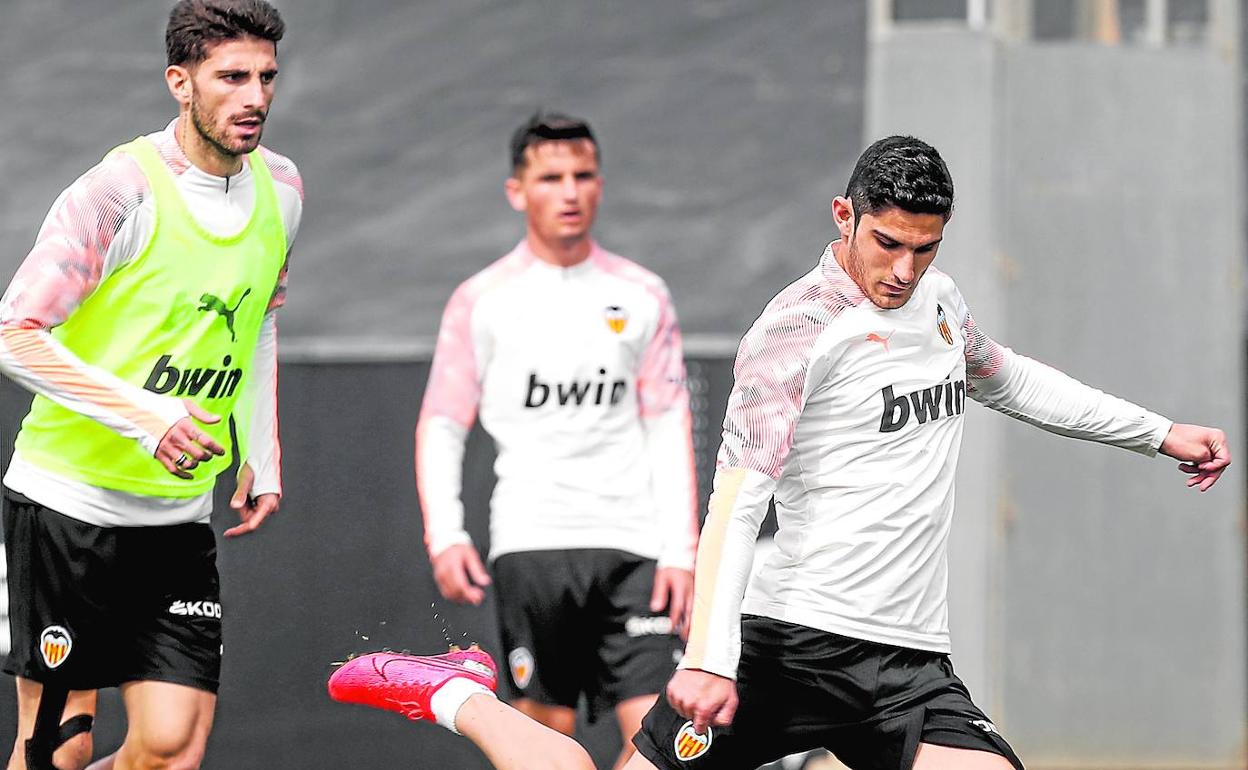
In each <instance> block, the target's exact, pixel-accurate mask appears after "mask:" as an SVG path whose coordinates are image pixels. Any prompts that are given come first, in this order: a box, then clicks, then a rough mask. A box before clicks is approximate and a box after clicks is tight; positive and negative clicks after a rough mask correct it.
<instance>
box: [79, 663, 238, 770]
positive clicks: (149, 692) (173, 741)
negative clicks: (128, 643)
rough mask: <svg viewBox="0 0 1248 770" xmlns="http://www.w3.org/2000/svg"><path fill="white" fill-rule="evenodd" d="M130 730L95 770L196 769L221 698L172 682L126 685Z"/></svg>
mask: <svg viewBox="0 0 1248 770" xmlns="http://www.w3.org/2000/svg"><path fill="white" fill-rule="evenodd" d="M121 695H122V699H123V700H124V701H125V704H126V718H127V720H128V722H129V729H128V730H127V731H126V739H125V741H124V742H122V744H121V748H120V749H119V750H118V751H117V753H116V754H115V755H113V756H110V757H106V758H105V759H102V760H100V761H99V762H97V763H95V764H94V765H92V766H91V769H90V770H196V768H198V767H199V765H200V763H201V762H202V761H203V759H204V747H205V746H206V745H207V743H208V733H209V732H211V731H212V717H213V711H214V709H215V708H216V705H217V696H216V695H213V694H212V693H210V692H205V691H204V690H197V689H195V688H193V687H187V686H185V685H180V684H171V683H169V682H130V683H127V684H124V685H122V686H121Z"/></svg>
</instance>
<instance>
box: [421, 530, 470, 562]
mask: <svg viewBox="0 0 1248 770" xmlns="http://www.w3.org/2000/svg"><path fill="white" fill-rule="evenodd" d="M463 543H469V544H471V543H472V536H471V535H469V534H468V533H467V532H465V531H464V530H462V529H461V530H457V531H455V532H447V533H444V534H437V535H430V537H429V558H430V559H433V558H437V556H438V554H440V553H442V552H443V551H445V550H446V549H448V548H450V547H451V546H453V545H461V544H463Z"/></svg>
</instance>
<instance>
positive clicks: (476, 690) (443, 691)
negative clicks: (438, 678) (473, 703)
mask: <svg viewBox="0 0 1248 770" xmlns="http://www.w3.org/2000/svg"><path fill="white" fill-rule="evenodd" d="M473 695H488V696H490V697H491V698H497V697H498V696H497V695H495V694H494V693H493V691H491V690H490V688H488V687H486V686H485V685H483V684H481V683H480V682H475V681H473V680H471V679H468V678H467V677H455V678H454V679H452V680H450V681H449V682H447V683H446V684H444V685H442V686H441V687H440V688H438V691H437V692H435V693H434V694H433V697H432V698H430V699H429V708H431V709H433V718H434V719H436V720H437V722H438V724H440V725H442V726H443V727H445V728H446V729H448V730H450V731H451V732H453V733H455V734H456V735H459V730H456V729H455V715H456V714H458V713H459V709H460V707H461V706H463V705H464V703H466V702H467V701H468V699H469V698H470V697H472V696H473Z"/></svg>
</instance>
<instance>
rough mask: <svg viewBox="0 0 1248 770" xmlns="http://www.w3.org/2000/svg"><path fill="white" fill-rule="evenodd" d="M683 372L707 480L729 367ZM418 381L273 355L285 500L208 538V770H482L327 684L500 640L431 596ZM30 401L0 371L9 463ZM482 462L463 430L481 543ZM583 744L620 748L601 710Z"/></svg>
mask: <svg viewBox="0 0 1248 770" xmlns="http://www.w3.org/2000/svg"><path fill="white" fill-rule="evenodd" d="M689 369H690V373H691V391H693V393H694V399H693V403H694V406H695V409H696V414H695V418H694V423H695V430H696V431H697V443H698V445H699V447H701V450H700V451H699V454H698V465H699V477H700V478H701V479H709V478H710V473H711V468H712V465H713V461H714V457H713V452H714V450H715V448H717V447H718V429H719V426H720V424H721V423H722V421H723V404H724V403H725V402H726V400H727V389H728V387H730V385H731V362H730V361H728V360H726V359H698V360H691V361H690V363H689ZM427 376H428V364H427V363H424V362H406V363H379V364H309V363H299V364H284V365H283V366H282V369H281V378H280V403H281V437H282V447H283V476H284V478H283V482H284V487H285V495H284V499H283V503H282V510H281V511H280V512H279V513H278V514H277V515H276V516H275V517H273V518H272V519H271V520H270V521H268V522H267V523H265V525H264V526H263V527H262V528H261V529H259V530H258V531H256V532H255V533H253V534H251V535H248V536H244V537H241V538H237V539H229V540H225V539H224V538H219V540H220V542H219V544H220V550H219V554H220V556H219V566H220V570H221V575H222V594H223V597H222V604H223V607H224V611H225V612H224V614H225V663H224V668H223V671H222V683H221V693H220V695H221V698H220V701H219V704H218V709H217V722H216V727H215V729H214V731H213V735H212V738H211V741H210V744H209V751H208V759H207V762H206V764H205V767H206V768H208V769H209V770H211V769H212V768H249V767H257V768H259V767H352V768H378V769H379V770H380V769H381V768H393V767H399V766H403V767H462V768H486V767H488V764H487V763H486V762H485V760H484V758H483V757H481V756H480V754H479V753H478V752H477V751H476V749H475V748H473V747H472V746H471V744H469V743H468V742H467V741H464V740H462V739H459V738H456V737H455V736H453V735H451V734H450V733H447V732H446V731H444V730H439V729H433V728H429V727H423V726H422V727H416V728H413V727H412V726H411V725H408V724H407V723H406V722H404V721H403V720H402V719H400V718H398V717H396V716H394V715H393V714H388V713H382V712H372V711H369V710H367V709H364V708H359V707H353V706H344V705H341V704H337V703H334V702H332V701H330V700H329V698H328V696H327V695H326V694H325V680H326V679H327V678H328V676H329V674H330V673H331V671H332V670H333V668H332V663H333V661H341V660H343V659H344V658H345V656H347V655H349V654H350V653H353V652H364V651H369V650H375V649H381V648H384V647H390V648H394V649H411V650H413V651H421V652H436V651H440V650H442V649H445V647H446V645H447V643H448V640H449V641H453V642H456V643H459V644H464V643H467V642H472V641H478V642H480V643H481V644H482V646H484V647H485V648H486V649H487V650H490V651H492V652H497V650H498V633H497V628H496V626H495V622H494V609H493V603H492V602H493V594H492V592H491V593H490V596H489V599H488V600H487V601H486V603H485V604H484V605H483V606H481V607H462V606H458V605H451V604H448V603H446V602H444V601H443V600H442V599H441V598H440V596H439V595H438V593H437V589H436V587H435V586H434V583H433V577H432V574H431V572H430V567H429V561H428V558H427V557H426V554H425V549H424V545H423V541H422V538H423V528H422V524H421V515H420V508H419V504H418V502H417V499H416V491H415V483H414V481H413V450H414V434H413V428H414V426H415V424H416V416H417V412H418V409H419V404H420V399H421V397H422V394H423V390H424V383H425V381H426V378H427ZM28 405H29V396H27V395H26V394H25V393H24V392H23V391H22V390H20V389H19V388H17V387H16V386H15V385H14V384H13V383H12V382H10V381H8V380H0V441H2V444H3V450H2V460H3V464H4V465H5V467H7V463H8V457H9V455H10V453H11V451H12V443H13V437H14V435H15V432H16V426H17V424H18V422H19V421H20V419H21V417H22V416H23V415H24V414H25V411H26V409H27V408H28ZM493 457H494V450H493V445H492V443H491V442H490V440H489V439H488V437H487V436H485V434H484V433H483V432H482V431H480V429H477V430H474V431H473V433H472V434H471V436H470V439H469V444H468V452H467V459H466V465H465V472H464V500H465V504H466V508H467V511H468V526H469V530H470V531H471V533H472V535H473V538H474V540H475V542H476V543H477V544H478V545H479V546H480V547H481V549H482V550H483V551H484V550H486V549H487V548H488V546H489V534H488V531H487V506H488V500H489V495H490V492H491V490H492V489H493V485H494V478H493V471H492V463H493ZM223 478H227V479H228V478H229V476H228V475H227V476H223ZM231 491H232V484H230V485H227V484H224V483H223V484H221V485H219V486H218V495H217V497H218V500H217V506H216V511H217V512H216V514H215V516H214V528H215V529H216V531H217V533H218V535H219V536H220V533H221V532H222V531H223V530H224V529H226V528H227V527H229V526H231V525H232V524H233V523H235V521H236V519H235V515H234V513H233V512H232V511H230V510H229V508H228V505H227V499H228V495H229V493H230V492H231ZM701 497H702V498H703V499H704V497H705V491H704V492H703V494H702V495H701ZM2 679H3V681H0V746H7V745H11V742H12V739H13V732H12V731H13V727H14V721H15V720H14V711H13V709H14V708H15V705H14V702H13V700H12V699H13V688H12V686H11V684H8V683H9V682H11V681H12V680H11V679H9V678H8V677H3V678H2ZM123 721H124V720H123V714H122V713H121V709H120V703H119V699H118V698H117V695H116V693H115V691H113V692H110V691H105V693H104V696H103V699H102V702H101V719H100V720H99V727H98V728H97V730H96V733H95V735H96V741H97V743H96V745H97V748H98V749H99V750H101V751H107V750H110V749H111V748H112V747H115V746H116V745H118V743H120V741H121V738H122V736H123V734H124V729H123ZM583 728H586V726H585V725H583ZM585 742H586V744H587V745H588V747H589V748H590V749H591V752H592V753H593V754H594V756H595V758H596V759H597V761H598V762H599V764H600V766H604V767H605V766H609V765H610V762H611V759H612V758H613V757H614V755H615V753H616V752H617V751H618V749H619V738H618V733H617V728H616V726H615V724H614V722H613V721H612V720H604V721H602V722H600V723H599V724H597V725H594V726H592V727H589V728H586V733H585Z"/></svg>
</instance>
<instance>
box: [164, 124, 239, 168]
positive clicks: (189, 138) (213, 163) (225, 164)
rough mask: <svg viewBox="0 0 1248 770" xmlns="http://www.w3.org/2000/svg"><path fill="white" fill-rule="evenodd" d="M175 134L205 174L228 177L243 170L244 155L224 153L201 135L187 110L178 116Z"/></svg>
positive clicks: (193, 163)
mask: <svg viewBox="0 0 1248 770" xmlns="http://www.w3.org/2000/svg"><path fill="white" fill-rule="evenodd" d="M173 136H174V138H175V139H177V141H178V146H179V147H181V148H182V152H183V154H184V155H186V159H187V160H188V161H190V162H191V165H193V166H195V168H197V169H199V170H200V171H203V172H204V173H205V174H211V175H213V176H219V177H226V178H228V177H232V176H234V175H235V174H237V173H238V172H239V171H242V170H243V158H242V156H241V155H231V154H229V153H224V152H221V151H220V150H219V149H217V148H216V147H214V146H213V145H212V144H211V143H210V142H209V141H208V140H207V139H205V138H204V137H202V136H200V133H199V131H197V130H196V129H195V127H194V126H193V125H192V124H191V116H190V115H189V114H187V113H186V112H183V113H182V114H181V115H179V116H178V124H177V125H176V126H174V130H173Z"/></svg>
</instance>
